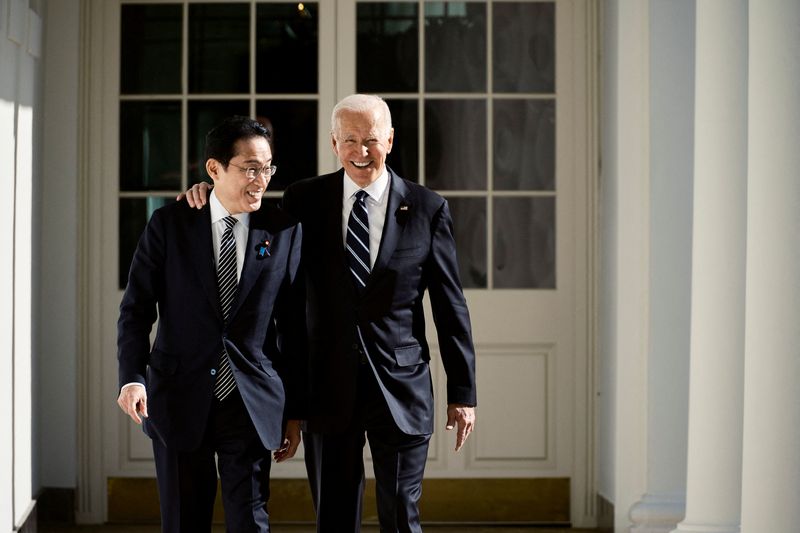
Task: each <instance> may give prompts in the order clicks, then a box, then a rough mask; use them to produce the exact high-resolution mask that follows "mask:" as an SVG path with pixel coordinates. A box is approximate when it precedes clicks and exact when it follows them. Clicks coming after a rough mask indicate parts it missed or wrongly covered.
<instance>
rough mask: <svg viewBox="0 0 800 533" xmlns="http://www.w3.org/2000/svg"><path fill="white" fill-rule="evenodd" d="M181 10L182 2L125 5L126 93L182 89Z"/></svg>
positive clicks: (122, 72)
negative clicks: (180, 3)
mask: <svg viewBox="0 0 800 533" xmlns="http://www.w3.org/2000/svg"><path fill="white" fill-rule="evenodd" d="M182 12H183V8H182V6H181V5H179V4H165V5H144V6H143V5H123V6H122V13H121V21H122V37H121V47H122V52H121V59H122V65H121V68H120V91H122V93H123V94H169V93H179V92H181V40H182V28H183V20H182V19H183V16H182Z"/></svg>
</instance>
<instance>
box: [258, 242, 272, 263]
mask: <svg viewBox="0 0 800 533" xmlns="http://www.w3.org/2000/svg"><path fill="white" fill-rule="evenodd" d="M269 245H270V242H269V241H264V242H260V243H258V244H257V245H256V252H257V253H258V258H259V259H264V258H265V257H269V256H270V253H269Z"/></svg>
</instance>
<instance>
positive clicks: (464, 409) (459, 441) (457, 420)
mask: <svg viewBox="0 0 800 533" xmlns="http://www.w3.org/2000/svg"><path fill="white" fill-rule="evenodd" d="M456 426H458V431H457V432H456V451H458V450H460V449H461V447H462V446H463V445H464V443H465V442H467V437H469V434H470V433H472V430H473V429H475V408H474V407H469V406H467V405H462V404H460V403H451V404H448V405H447V426H446V429H447V430H448V431H449V430H451V429H453V428H454V427H456Z"/></svg>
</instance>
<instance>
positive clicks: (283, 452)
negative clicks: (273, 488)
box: [273, 420, 300, 463]
mask: <svg viewBox="0 0 800 533" xmlns="http://www.w3.org/2000/svg"><path fill="white" fill-rule="evenodd" d="M299 445H300V420H289V421H288V422H286V433H285V434H284V436H283V445H282V446H281V447H280V448H279V449H277V450H275V452H274V453H273V457H274V458H275V462H276V463H282V462H284V461H286V460H287V459H291V458H292V457H294V454H295V453H297V447H298V446H299Z"/></svg>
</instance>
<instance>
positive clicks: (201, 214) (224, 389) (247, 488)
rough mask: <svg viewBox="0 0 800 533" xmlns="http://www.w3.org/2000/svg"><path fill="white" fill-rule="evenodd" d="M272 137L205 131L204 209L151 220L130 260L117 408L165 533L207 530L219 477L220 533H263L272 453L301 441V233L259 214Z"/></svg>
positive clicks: (283, 218) (234, 126)
mask: <svg viewBox="0 0 800 533" xmlns="http://www.w3.org/2000/svg"><path fill="white" fill-rule="evenodd" d="M269 141H270V137H269V133H268V132H267V130H266V129H264V127H263V126H261V125H260V124H259V123H258V122H256V121H254V120H251V119H249V118H244V117H232V118H229V119H226V120H225V121H223V122H222V123H221V124H219V125H218V126H217V127H215V128H214V129H212V130H211V131H210V132H209V133H208V135H207V137H206V157H207V160H206V171H207V172H208V175H209V176H210V177H211V179H212V180H213V181H214V184H215V187H214V191H213V193H212V194H211V196H210V201H209V205H208V206H206V207H204V208H203V209H202V210H200V211H198V210H194V209H191V208H189V206H188V205H186V203H184V202H177V203H174V204H171V205H168V206H166V207H163V208H161V209H158V210H157V211H155V212H154V213H153V215H152V217H151V218H150V221H149V222H148V224H147V227H146V228H145V230H144V233H143V234H142V237H141V239H140V241H139V244H138V246H137V249H136V252H135V254H134V257H133V261H132V263H131V268H130V274H129V278H128V285H127V288H126V290H125V295H124V296H123V299H122V304H121V306H120V318H119V324H118V358H119V384H120V393H119V398H118V400H117V403H118V404H119V406H120V408H121V409H122V410H123V411H124V412H125V413H126V414H127V415H129V416H130V417H131V418H132V419H133V420H134V421H135V422H136V423H137V424H138V423H142V422H143V423H144V431H145V433H146V434H147V435H148V436H149V437H150V438H151V439H152V442H153V453H154V458H155V463H156V476H157V480H158V489H159V499H160V503H161V519H162V531H164V532H170V533H179V532H183V533H186V532H191V533H197V532H210V531H211V519H212V513H213V507H214V499H215V496H216V490H217V469H218V470H219V477H220V480H221V484H222V502H223V505H224V508H225V522H226V526H227V530H228V531H235V532H237V533H250V532H252V533H265V532H267V531H269V518H268V513H267V508H266V502H267V499H268V497H269V472H270V464H271V457H270V450H274V453H273V457H274V458H275V460H276V461H278V462H280V461H285V460H286V459H289V458H291V457H292V456H293V455H294V454H295V451H296V450H297V446H298V445H299V443H300V419H302V418H305V413H304V407H303V403H304V401H305V396H304V394H303V391H302V390H301V385H298V383H302V380H303V375H302V374H303V372H304V368H305V360H306V355H305V331H304V329H305V328H304V306H303V294H302V293H296V291H297V287H298V285H299V284H298V275H297V270H298V264H299V260H300V248H301V229H300V226H299V225H297V223H296V222H295V221H293V220H292V219H291V218H290V217H289V216H287V215H286V214H284V213H283V212H282V211H280V210H279V209H277V208H275V207H273V206H269V205H266V204H264V205H262V200H261V198H262V195H263V193H264V191H265V189H266V187H267V184H268V183H269V180H270V178H271V176H272V175H273V174H274V173H275V170H276V168H275V166H273V165H272V150H271V147H270V142H269ZM298 302H299V303H298ZM156 318H158V332H157V335H156V338H155V341H154V342H153V345H152V348H151V346H150V338H149V335H150V330H151V328H152V325H153V323H154V322H155V320H156ZM215 458H216V463H217V464H215Z"/></svg>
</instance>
